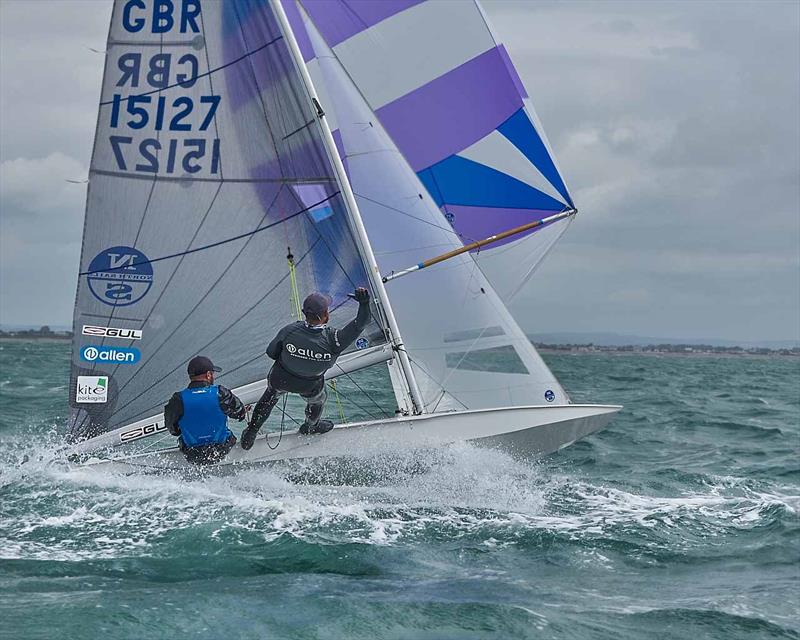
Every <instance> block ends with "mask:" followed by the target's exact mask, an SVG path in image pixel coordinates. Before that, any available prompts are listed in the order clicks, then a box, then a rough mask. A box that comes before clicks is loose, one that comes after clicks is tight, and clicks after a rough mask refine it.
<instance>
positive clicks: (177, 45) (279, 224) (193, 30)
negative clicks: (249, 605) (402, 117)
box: [70, 0, 384, 440]
mask: <svg viewBox="0 0 800 640" xmlns="http://www.w3.org/2000/svg"><path fill="white" fill-rule="evenodd" d="M334 176H335V172H334V171H333V169H332V167H331V165H330V161H329V157H328V156H327V155H326V151H325V148H324V146H323V143H322V138H321V131H320V128H319V123H318V120H317V114H316V113H315V110H314V108H313V105H312V104H311V103H310V102H309V101H308V99H307V97H306V94H305V91H304V87H303V85H302V81H301V79H300V77H299V75H298V73H297V69H296V67H295V66H294V64H293V62H292V59H291V57H290V55H289V52H288V49H287V43H286V39H285V37H284V36H283V35H282V33H281V31H280V29H279V28H278V25H277V23H276V19H275V16H274V15H273V12H272V9H271V7H270V5H269V4H268V3H267V2H257V1H249V0H225V1H215V0H203V2H202V3H201V2H199V0H183V1H182V2H179V1H178V0H159V1H158V2H156V1H155V0H149V1H147V2H143V1H142V0H129V1H126V0H117V1H116V2H115V4H114V8H113V15H112V21H111V28H110V32H109V37H108V46H107V54H106V63H105V73H104V80H103V89H102V96H101V102H100V109H99V117H98V123H97V131H96V136H95V144H94V150H93V154H92V162H91V169H90V182H89V190H88V196H87V208H86V218H85V227H84V236H83V248H82V253H81V262H80V276H79V280H78V288H77V295H76V303H75V312H74V320H73V331H74V335H75V338H74V341H73V349H72V372H71V381H70V404H71V406H72V408H73V413H72V420H71V436H72V438H73V439H76V440H79V439H85V438H90V437H93V436H97V435H100V434H103V433H106V432H108V431H111V430H114V429H116V428H118V427H121V426H124V425H128V424H131V423H134V422H136V421H141V420H143V419H145V418H148V417H150V416H153V415H155V414H158V413H159V412H160V410H161V406H162V405H163V404H164V403H165V402H166V400H167V399H168V398H169V396H170V394H171V393H172V392H174V391H176V390H177V389H180V388H182V387H183V386H185V384H186V363H187V362H188V360H189V359H190V358H192V357H193V356H194V355H196V354H198V353H203V354H205V355H207V356H209V357H211V358H212V359H213V360H214V362H215V363H217V364H218V365H220V366H222V367H223V369H224V373H223V374H221V375H219V376H218V380H219V381H220V382H221V383H222V384H225V385H226V386H229V387H231V388H236V387H238V386H241V385H245V384H248V383H252V382H254V381H257V380H259V379H263V378H264V377H265V374H266V366H267V362H266V361H265V357H264V355H263V354H264V348H265V345H266V343H267V341H268V340H269V339H271V338H272V337H273V336H274V334H275V332H276V331H277V330H278V328H279V327H281V326H282V325H283V324H285V323H287V322H289V321H291V320H292V319H293V315H292V312H293V309H294V308H295V305H293V304H292V303H291V302H290V293H291V292H290V277H289V269H288V266H287V257H286V256H287V248H289V247H290V248H291V252H292V254H293V256H294V261H295V263H296V273H297V280H298V288H299V291H300V292H308V291H311V290H319V291H323V292H325V293H328V294H329V295H331V296H332V298H333V309H334V311H333V312H332V322H335V323H344V322H346V321H347V320H349V319H350V317H351V316H352V315H353V313H354V312H355V305H354V304H352V303H348V299H347V298H346V293H347V292H348V291H352V289H353V287H355V286H368V279H367V276H366V273H365V269H364V266H363V263H362V260H361V258H360V256H359V253H358V251H357V249H356V245H355V243H354V241H353V238H352V235H351V232H350V227H349V226H348V223H347V218H346V215H345V211H344V208H343V204H342V199H341V195H340V187H339V186H338V185H337V182H336V180H335V178H334ZM368 336H369V338H368V340H364V341H360V342H359V346H360V347H366V346H368V344H369V341H372V344H375V343H381V342H383V341H384V332H383V331H382V329H381V328H380V327H378V326H376V325H374V326H372V327H371V328H370V329H369V330H368ZM154 429H156V430H158V429H163V426H158V425H156V426H154Z"/></svg>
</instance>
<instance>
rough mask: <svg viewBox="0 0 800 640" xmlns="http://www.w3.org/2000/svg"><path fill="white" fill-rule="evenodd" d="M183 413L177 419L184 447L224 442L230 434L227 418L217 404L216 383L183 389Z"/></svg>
mask: <svg viewBox="0 0 800 640" xmlns="http://www.w3.org/2000/svg"><path fill="white" fill-rule="evenodd" d="M180 393H181V400H182V401H183V415H182V416H181V418H180V419H179V420H178V426H179V427H180V428H181V438H182V439H183V444H184V445H185V446H186V447H190V448H191V447H198V446H200V445H204V444H213V443H221V442H225V440H227V439H228V436H229V435H230V433H231V432H230V430H229V429H228V418H227V416H226V415H225V414H224V413H222V409H220V406H219V397H218V390H217V385H215V384H213V385H211V386H208V387H195V388H193V389H184V390H183V391H181V392H180Z"/></svg>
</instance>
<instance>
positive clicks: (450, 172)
mask: <svg viewBox="0 0 800 640" xmlns="http://www.w3.org/2000/svg"><path fill="white" fill-rule="evenodd" d="M283 5H284V7H285V8H286V12H287V15H288V16H289V19H290V21H292V27H293V30H294V32H295V34H296V36H297V39H298V42H299V44H300V47H301V50H302V51H303V54H304V57H305V59H306V61H307V63H308V67H309V71H310V73H311V76H312V79H313V80H314V83H315V85H318V90H319V91H320V96H321V99H322V102H323V104H326V105H329V103H330V100H328V97H327V96H326V95H325V93H324V89H320V88H319V87H324V85H325V82H324V81H323V78H322V77H321V76H322V75H323V74H322V72H321V69H320V63H319V60H318V59H317V56H316V54H315V51H314V48H313V47H312V45H311V42H310V38H309V35H308V33H307V32H306V30H305V28H304V26H303V24H302V21H301V19H300V13H299V10H298V9H299V7H302V8H303V10H304V11H305V12H306V13H307V15H308V17H309V19H310V21H311V22H312V23H313V24H314V25H315V27H316V29H317V30H318V32H319V33H320V35H321V37H322V39H323V40H324V41H325V43H326V44H327V45H328V46H329V47H330V48H331V50H332V53H333V55H334V56H335V57H336V58H337V60H338V61H339V62H340V63H341V65H342V66H343V68H344V70H345V72H346V73H347V74H348V76H349V78H350V79H351V80H352V82H353V83H354V84H355V86H356V88H357V89H358V91H359V93H360V94H361V96H362V97H363V98H364V100H365V101H366V103H367V106H368V107H369V108H370V109H371V110H372V111H373V112H374V113H375V117H376V118H377V119H378V120H379V121H380V122H381V124H382V125H383V127H384V129H385V130H386V132H387V133H388V134H389V136H390V137H391V139H392V140H393V142H394V143H395V144H396V146H397V147H398V149H399V150H400V151H401V152H402V154H403V155H404V157H405V158H406V160H407V161H408V163H409V165H410V166H411V168H412V169H413V171H414V172H416V173H417V175H418V176H419V178H420V179H421V181H422V182H423V184H424V185H425V187H426V188H427V191H428V194H429V195H430V196H431V198H432V199H433V200H434V202H435V203H436V205H437V207H439V209H440V210H441V212H442V213H443V214H444V217H445V219H446V220H447V221H448V225H452V227H453V228H454V229H455V230H456V232H457V233H458V234H459V237H460V238H461V240H462V241H463V242H464V243H465V244H466V243H468V242H471V241H474V240H480V239H482V238H485V237H487V236H490V235H493V234H496V233H499V232H502V231H505V230H508V229H512V228H515V227H518V226H522V225H524V224H526V223H529V222H531V221H533V220H539V219H542V218H546V217H548V216H550V215H552V214H553V213H557V212H560V211H564V210H571V209H574V205H573V201H572V198H571V196H570V193H569V191H568V190H567V187H566V185H565V182H564V179H563V178H562V176H561V173H560V171H559V169H558V167H557V165H556V162H555V159H554V157H553V153H552V150H551V149H550V145H549V143H548V141H547V138H546V137H545V134H544V131H543V129H542V127H541V124H540V123H539V121H538V119H537V116H536V113H535V112H534V109H533V105H532V104H531V102H530V100H529V99H528V94H527V91H526V90H525V87H524V86H523V84H522V81H521V80H520V78H519V75H518V74H517V71H516V69H515V67H514V65H513V64H512V62H511V58H510V57H509V54H508V51H507V50H506V48H505V46H504V45H503V44H502V43H501V42H500V41H499V40H498V39H497V37H496V36H495V34H494V33H493V31H492V30H491V28H490V26H489V23H488V21H487V19H486V15H485V13H484V12H483V10H482V8H481V7H480V5H479V4H478V2H477V1H473V0H459V1H458V2H443V1H440V0H427V1H422V0H382V1H381V2H375V1H374V0H326V1H324V2H319V1H316V0H283ZM326 108H327V109H328V111H327V113H328V116H329V118H330V119H331V122H330V123H331V128H332V129H334V137H335V138H336V139H337V140H339V141H341V137H342V132H341V131H340V124H339V122H338V119H339V114H338V113H336V111H337V110H336V109H335V108H331V107H326ZM340 151H341V149H340ZM570 220H571V218H567V219H565V220H561V221H558V222H555V223H553V224H552V225H551V226H549V227H544V228H540V229H536V230H535V231H530V232H528V235H525V236H522V237H514V238H509V239H507V240H506V241H504V242H499V243H497V244H495V245H493V246H490V247H487V248H483V249H481V251H480V255H479V256H478V258H477V259H478V262H479V264H480V265H481V268H482V269H483V271H484V273H485V274H486V275H487V276H488V277H489V280H490V281H491V283H492V284H493V286H494V287H495V289H496V290H497V292H498V293H499V294H500V296H501V298H503V299H504V300H505V301H506V302H508V301H509V300H510V299H511V298H513V296H514V295H515V294H516V293H517V292H518V291H519V290H520V288H521V287H522V285H523V284H524V283H525V281H526V280H527V279H528V278H529V277H530V276H531V274H532V273H533V271H534V269H535V267H536V266H537V265H538V264H539V263H540V261H541V260H542V259H543V258H544V256H545V255H546V253H547V251H548V250H549V249H550V248H551V247H552V246H553V244H554V243H555V242H556V241H557V240H558V238H559V237H560V236H561V234H562V233H563V232H564V230H565V229H566V228H567V226H568V225H569V222H570Z"/></svg>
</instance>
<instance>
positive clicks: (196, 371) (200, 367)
mask: <svg viewBox="0 0 800 640" xmlns="http://www.w3.org/2000/svg"><path fill="white" fill-rule="evenodd" d="M186 371H187V372H188V373H189V377H190V378H193V377H194V376H202V375H203V374H204V373H205V372H206V371H216V372H220V371H222V369H220V368H219V367H215V366H214V363H213V362H211V360H209V359H208V358H206V357H205V356H195V357H194V358H192V359H191V360H189V366H188V367H186Z"/></svg>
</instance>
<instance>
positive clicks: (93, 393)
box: [75, 376, 108, 403]
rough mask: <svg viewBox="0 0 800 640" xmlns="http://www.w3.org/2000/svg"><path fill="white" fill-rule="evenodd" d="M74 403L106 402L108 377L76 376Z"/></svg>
mask: <svg viewBox="0 0 800 640" xmlns="http://www.w3.org/2000/svg"><path fill="white" fill-rule="evenodd" d="M75 402H85V403H103V402H108V376H78V384H77V385H76V386H75Z"/></svg>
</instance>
